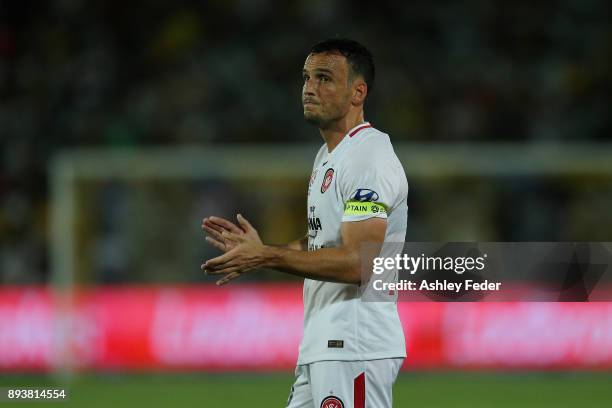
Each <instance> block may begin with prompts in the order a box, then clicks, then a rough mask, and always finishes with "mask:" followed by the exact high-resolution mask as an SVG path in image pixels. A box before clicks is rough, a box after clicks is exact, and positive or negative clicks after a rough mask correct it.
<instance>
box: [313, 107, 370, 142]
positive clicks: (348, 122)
mask: <svg viewBox="0 0 612 408" xmlns="http://www.w3.org/2000/svg"><path fill="white" fill-rule="evenodd" d="M363 122H364V116H363V110H362V109H360V110H359V111H357V112H355V113H352V112H349V113H348V114H347V115H346V116H344V117H343V118H341V119H339V120H337V121H335V122H332V123H330V124H329V125H328V126H326V127H325V128H319V133H321V136H322V137H323V140H325V143H326V144H327V151H328V152H329V153H331V152H332V150H334V149H335V148H336V146H338V144H339V143H340V142H341V141H342V139H343V138H344V136H346V134H347V133H348V131H349V130H351V129H352V128H354V127H355V126H357V125H359V124H361V123H363Z"/></svg>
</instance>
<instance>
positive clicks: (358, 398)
mask: <svg viewBox="0 0 612 408" xmlns="http://www.w3.org/2000/svg"><path fill="white" fill-rule="evenodd" d="M353 402H354V405H353V407H354V408H365V373H361V374H359V375H358V376H357V378H355V381H354V383H353Z"/></svg>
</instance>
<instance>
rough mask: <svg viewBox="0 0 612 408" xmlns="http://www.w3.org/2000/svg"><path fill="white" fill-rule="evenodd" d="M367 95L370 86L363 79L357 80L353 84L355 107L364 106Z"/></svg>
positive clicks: (352, 99) (352, 100)
mask: <svg viewBox="0 0 612 408" xmlns="http://www.w3.org/2000/svg"><path fill="white" fill-rule="evenodd" d="M367 95H368V85H367V84H366V83H365V81H364V80H363V79H361V78H357V79H355V81H354V82H353V97H352V98H351V102H352V103H353V105H363V103H364V102H365V99H366V96H367Z"/></svg>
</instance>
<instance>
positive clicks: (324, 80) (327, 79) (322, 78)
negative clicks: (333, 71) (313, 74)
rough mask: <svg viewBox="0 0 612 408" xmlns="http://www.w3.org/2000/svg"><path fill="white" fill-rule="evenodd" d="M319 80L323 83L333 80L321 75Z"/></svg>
mask: <svg viewBox="0 0 612 408" xmlns="http://www.w3.org/2000/svg"><path fill="white" fill-rule="evenodd" d="M319 79H320V80H321V82H329V81H330V80H331V78H330V77H328V76H327V75H321V76H320V77H319Z"/></svg>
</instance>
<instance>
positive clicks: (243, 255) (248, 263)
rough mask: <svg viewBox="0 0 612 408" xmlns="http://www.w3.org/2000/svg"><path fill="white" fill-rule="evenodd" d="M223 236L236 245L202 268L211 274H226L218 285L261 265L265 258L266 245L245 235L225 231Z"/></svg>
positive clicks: (204, 264)
mask: <svg viewBox="0 0 612 408" xmlns="http://www.w3.org/2000/svg"><path fill="white" fill-rule="evenodd" d="M222 235H223V238H224V239H226V240H230V241H233V243H234V245H235V246H234V247H233V248H232V249H231V250H229V251H228V252H226V253H225V254H223V255H220V256H218V257H216V258H213V259H209V260H208V261H206V262H205V263H203V264H202V266H201V268H202V270H203V271H205V272H206V273H207V274H209V275H225V276H223V278H221V279H219V280H218V281H217V285H219V286H220V285H225V284H226V283H228V282H230V281H232V280H234V279H236V278H238V277H239V276H240V275H242V274H243V273H245V272H247V271H250V270H252V269H255V268H258V267H261V266H262V265H263V263H264V260H265V249H266V246H265V245H263V244H262V243H261V242H257V241H254V240H252V239H249V237H245V236H244V235H238V234H234V233H232V232H228V231H225V232H223V234H222Z"/></svg>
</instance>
